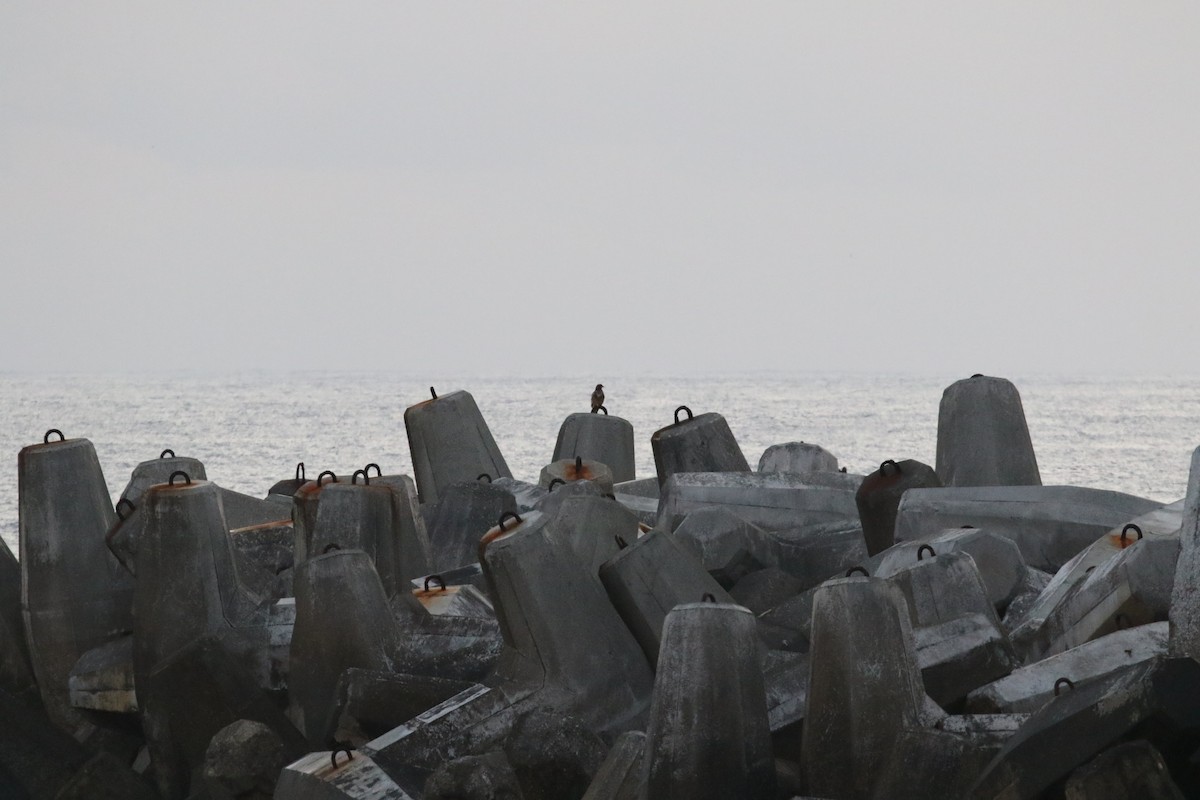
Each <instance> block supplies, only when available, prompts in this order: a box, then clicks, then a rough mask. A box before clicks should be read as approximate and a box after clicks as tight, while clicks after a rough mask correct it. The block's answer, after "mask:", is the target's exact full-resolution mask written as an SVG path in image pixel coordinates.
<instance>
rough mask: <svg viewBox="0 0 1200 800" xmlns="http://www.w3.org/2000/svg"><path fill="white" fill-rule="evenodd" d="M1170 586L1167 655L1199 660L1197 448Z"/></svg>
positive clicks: (1199, 458) (1199, 452)
mask: <svg viewBox="0 0 1200 800" xmlns="http://www.w3.org/2000/svg"><path fill="white" fill-rule="evenodd" d="M1182 514H1183V517H1182V519H1181V527H1180V529H1179V561H1178V563H1177V564H1176V565H1175V583H1174V585H1173V587H1172V589H1171V611H1170V622H1171V654H1172V655H1176V656H1191V657H1192V658H1195V659H1197V660H1200V447H1197V448H1196V449H1195V450H1193V451H1192V464H1191V469H1190V471H1189V472H1188V486H1187V496H1186V497H1185V498H1184V504H1183V510H1182Z"/></svg>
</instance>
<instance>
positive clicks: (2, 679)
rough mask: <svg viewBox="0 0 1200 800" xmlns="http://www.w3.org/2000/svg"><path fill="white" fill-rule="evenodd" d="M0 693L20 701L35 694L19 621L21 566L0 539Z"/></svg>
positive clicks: (23, 627) (27, 651) (23, 630)
mask: <svg viewBox="0 0 1200 800" xmlns="http://www.w3.org/2000/svg"><path fill="white" fill-rule="evenodd" d="M0 690H3V691H5V692H7V693H8V694H11V695H13V696H14V697H18V698H24V697H25V696H26V695H33V696H36V695H37V691H38V688H37V681H35V680H34V679H33V664H32V662H30V660H29V644H28V643H27V642H26V641H25V622H24V620H23V619H22V618H21V565H20V563H18V562H17V559H16V558H15V557H14V556H13V554H12V551H11V550H9V549H8V544H7V543H6V542H5V541H4V540H3V539H0Z"/></svg>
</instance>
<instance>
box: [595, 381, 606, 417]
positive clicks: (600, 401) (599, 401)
mask: <svg viewBox="0 0 1200 800" xmlns="http://www.w3.org/2000/svg"><path fill="white" fill-rule="evenodd" d="M603 405H604V384H603V383H597V384H596V391H594V392H592V413H593V414H595V413H596V412H597V411H599V410H600V407H601V406H603Z"/></svg>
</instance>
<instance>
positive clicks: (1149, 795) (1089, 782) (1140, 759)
mask: <svg viewBox="0 0 1200 800" xmlns="http://www.w3.org/2000/svg"><path fill="white" fill-rule="evenodd" d="M1063 797H1064V800H1098V798H1103V800H1184V796H1183V792H1181V791H1180V790H1179V787H1178V786H1177V785H1176V784H1175V781H1173V780H1171V775H1170V773H1169V772H1168V771H1167V765H1166V764H1165V763H1163V757H1162V753H1160V752H1158V750H1157V749H1156V748H1155V747H1154V745H1152V744H1150V743H1149V742H1147V741H1145V740H1138V741H1135V742H1125V743H1124V744H1119V745H1117V746H1116V747H1110V748H1109V749H1107V750H1105V751H1104V752H1103V753H1101V754H1100V755H1098V756H1096V757H1095V758H1093V759H1092V760H1091V761H1089V762H1088V763H1086V764H1084V765H1083V766H1082V767H1080V768H1079V769H1077V770H1075V772H1074V773H1072V774H1071V777H1070V778H1069V779H1068V780H1067V785H1066V788H1065V789H1064V791H1063Z"/></svg>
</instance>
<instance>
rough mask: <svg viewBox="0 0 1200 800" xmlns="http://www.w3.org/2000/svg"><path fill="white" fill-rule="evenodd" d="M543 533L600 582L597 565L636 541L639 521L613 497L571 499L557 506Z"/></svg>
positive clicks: (598, 566)
mask: <svg viewBox="0 0 1200 800" xmlns="http://www.w3.org/2000/svg"><path fill="white" fill-rule="evenodd" d="M546 531H547V535H548V536H549V538H550V540H551V541H552V542H555V543H556V545H557V546H559V547H562V548H565V549H567V550H569V551H570V552H572V553H574V554H575V557H576V558H577V559H578V560H579V563H580V564H582V565H583V567H584V569H586V570H587V573H588V575H590V576H592V578H593V579H594V580H596V581H597V582H599V580H600V566H601V565H602V564H603V563H604V562H606V561H608V560H609V559H610V558H612V557H613V556H615V555H617V553H619V552H620V551H621V549H622V547H625V546H628V545H629V544H630V543H632V542H635V541H637V538H638V521H637V517H635V516H634V515H633V512H631V511H629V510H628V509H626V508H625V507H624V506H622V505H621V504H620V503H617V502H614V501H613V500H612V498H609V497H591V496H582V497H571V498H568V499H566V500H565V501H563V503H562V505H560V506H559V507H558V512H557V513H556V514H555V515H554V517H553V518H552V519H550V521H549V522H548V523H547V525H546ZM622 543H624V544H622Z"/></svg>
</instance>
